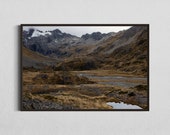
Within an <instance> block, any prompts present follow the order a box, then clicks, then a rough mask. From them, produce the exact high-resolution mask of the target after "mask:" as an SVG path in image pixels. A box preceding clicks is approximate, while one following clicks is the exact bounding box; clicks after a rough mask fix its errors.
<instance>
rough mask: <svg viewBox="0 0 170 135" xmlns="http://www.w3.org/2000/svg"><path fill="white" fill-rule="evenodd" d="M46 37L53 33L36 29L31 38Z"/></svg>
mask: <svg viewBox="0 0 170 135" xmlns="http://www.w3.org/2000/svg"><path fill="white" fill-rule="evenodd" d="M46 35H51V32H49V31H40V30H37V29H35V30H34V32H33V33H32V35H31V37H39V36H46Z"/></svg>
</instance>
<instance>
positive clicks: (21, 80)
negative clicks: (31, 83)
mask: <svg viewBox="0 0 170 135" xmlns="http://www.w3.org/2000/svg"><path fill="white" fill-rule="evenodd" d="M25 26H101V27H102V26H146V27H147V31H148V35H147V38H148V40H147V41H148V48H147V85H148V91H147V97H148V100H147V108H146V109H112V110H111V109H74V110H72V109H66V110H56V109H50V110H49V109H43V110H41V109H36V110H26V109H24V108H23V105H22V101H23V99H22V94H23V93H22V92H23V75H22V73H23V62H22V61H23V59H22V56H23V52H22V46H23V43H22V38H23V37H22V32H23V27H25ZM149 27H150V26H149V24H21V25H20V47H21V49H20V71H21V72H20V74H21V77H20V82H21V86H20V87H21V93H20V110H21V111H111V112H113V111H123V112H127V111H133V112H134V111H139V112H141V111H149V110H150V104H149V103H150V87H149V80H150V79H149V63H150V62H149V46H150V44H149V40H150V39H149V35H150V29H149Z"/></svg>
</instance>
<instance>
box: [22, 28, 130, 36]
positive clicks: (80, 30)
mask: <svg viewBox="0 0 170 135" xmlns="http://www.w3.org/2000/svg"><path fill="white" fill-rule="evenodd" d="M130 27H131V26H23V30H29V29H30V28H35V29H38V30H41V31H51V30H55V29H59V30H61V31H62V32H65V33H69V34H72V35H75V36H78V37H81V36H82V35H84V34H86V33H88V34H91V33H93V32H101V33H109V32H118V31H122V30H126V29H129V28H130Z"/></svg>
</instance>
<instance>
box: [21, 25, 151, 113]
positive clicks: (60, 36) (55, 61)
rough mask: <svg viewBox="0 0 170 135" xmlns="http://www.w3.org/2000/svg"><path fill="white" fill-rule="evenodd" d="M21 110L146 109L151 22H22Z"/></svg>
mask: <svg viewBox="0 0 170 135" xmlns="http://www.w3.org/2000/svg"><path fill="white" fill-rule="evenodd" d="M21 68H22V69H21V80H22V81H21V82H22V91H21V110H22V111H149V24H22V25H21Z"/></svg>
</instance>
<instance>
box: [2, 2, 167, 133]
mask: <svg viewBox="0 0 170 135" xmlns="http://www.w3.org/2000/svg"><path fill="white" fill-rule="evenodd" d="M169 5H170V2H169V0H150V1H149V0H128V1H127V0H124V1H123V0H61V1H59V0H16V1H14V0H1V1H0V63H1V64H0V134H1V135H97V134H98V135H113V134H115V135H136V134H138V135H169V134H170V128H169V125H170V60H169V56H170V55H169V51H170V47H169V46H170V44H169V39H170V8H169ZM22 23H42V24H46V23H49V24H50V23H53V24H63V23H66V24H67V23H106V24H107V23H111V24H116V23H149V24H150V95H151V96H150V111H149V112H21V111H18V102H19V99H18V98H19V97H18V95H19V86H18V84H19V83H18V80H19V73H18V66H19V65H18V64H19V63H18V54H19V42H18V38H19V35H18V25H19V24H22Z"/></svg>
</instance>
